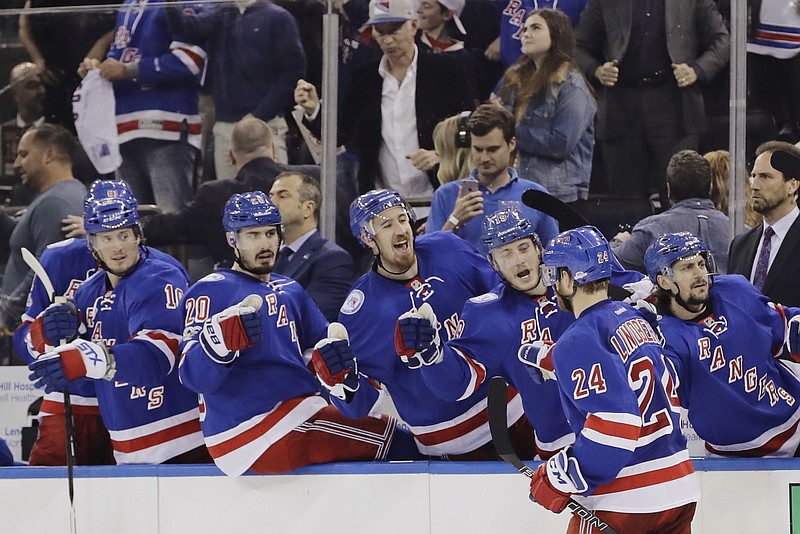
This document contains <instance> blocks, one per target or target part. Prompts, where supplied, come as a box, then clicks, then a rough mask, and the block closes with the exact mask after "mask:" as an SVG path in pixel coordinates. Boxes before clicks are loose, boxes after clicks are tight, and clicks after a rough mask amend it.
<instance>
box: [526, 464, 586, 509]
mask: <svg viewBox="0 0 800 534" xmlns="http://www.w3.org/2000/svg"><path fill="white" fill-rule="evenodd" d="M588 488H589V486H588V484H586V479H584V478H583V473H581V468H580V465H578V460H576V459H575V457H573V456H570V453H569V452H568V449H563V450H561V451H559V452H558V453H557V454H556V455H555V456H553V457H552V458H550V459H549V460H547V462H545V463H543V464H542V465H540V466H539V468H538V469H536V471H534V473H533V478H532V479H531V494H530V499H531V500H532V501H534V502H537V503H539V504H541V505H542V506H544V507H545V508H547V509H548V510H550V511H551V512H555V513H559V512H561V511H562V510H563V509H564V508H566V507H567V503H568V502H569V499H570V496H571V495H572V494H574V493H583V492H584V491H586V490H587V489H588Z"/></svg>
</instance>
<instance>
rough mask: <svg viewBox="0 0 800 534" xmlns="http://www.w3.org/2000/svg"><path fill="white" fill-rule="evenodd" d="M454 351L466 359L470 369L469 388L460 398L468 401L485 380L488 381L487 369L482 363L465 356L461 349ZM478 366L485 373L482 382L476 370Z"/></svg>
mask: <svg viewBox="0 0 800 534" xmlns="http://www.w3.org/2000/svg"><path fill="white" fill-rule="evenodd" d="M453 350H454V351H455V353H456V354H458V355H459V356H461V357H462V358H464V360H465V361H466V362H467V366H468V368H469V384H468V385H467V388H466V389H465V390H464V393H463V394H462V395H461V396H460V397H459V398H458V400H460V401H462V400H464V399H468V398H469V397H470V396H471V395H472V394H473V393H475V391H477V389H478V388H479V387H480V386H481V384H482V383H483V382H484V380H485V379H486V367H485V366H484V365H483V364H482V363H481V362H479V361H476V360H473V359H472V358H470V357H469V356H467V355H466V354H464V353H463V352H462V351H461V350H460V349H458V348H455V347H453ZM476 365H477V366H479V369H480V370H481V371H483V373H482V374H481V376H482V379H481V380H480V382H479V381H478V376H479V373H478V369H475V366H476Z"/></svg>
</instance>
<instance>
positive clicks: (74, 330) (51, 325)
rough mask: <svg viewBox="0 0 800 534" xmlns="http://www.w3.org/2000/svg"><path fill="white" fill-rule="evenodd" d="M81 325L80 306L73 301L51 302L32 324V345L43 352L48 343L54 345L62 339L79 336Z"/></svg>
mask: <svg viewBox="0 0 800 534" xmlns="http://www.w3.org/2000/svg"><path fill="white" fill-rule="evenodd" d="M79 325H80V318H79V317H78V308H77V306H75V303H74V302H73V301H71V300H68V301H66V302H61V303H54V304H51V305H50V306H48V307H47V308H45V309H44V310H43V311H42V313H40V314H39V315H38V316H37V317H36V319H35V320H34V321H33V323H32V324H31V329H30V335H31V345H32V346H33V349H34V350H35V351H36V352H40V353H41V352H44V351H45V349H46V348H47V345H50V346H51V347H54V346H56V345H58V344H59V342H60V341H61V340H66V341H72V340H73V339H75V338H76V337H78V326H79Z"/></svg>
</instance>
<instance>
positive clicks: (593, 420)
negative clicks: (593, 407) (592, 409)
mask: <svg viewBox="0 0 800 534" xmlns="http://www.w3.org/2000/svg"><path fill="white" fill-rule="evenodd" d="M583 428H589V429H591V430H594V431H595V432H598V433H600V434H604V435H606V436H611V437H615V438H622V439H629V440H631V441H636V440H637V439H639V435H640V434H641V432H642V427H641V426H637V425H629V424H627V423H620V422H617V421H608V420H606V419H601V418H600V417H597V416H596V415H594V414H590V415H589V417H587V418H586V423H585V424H584V425H583Z"/></svg>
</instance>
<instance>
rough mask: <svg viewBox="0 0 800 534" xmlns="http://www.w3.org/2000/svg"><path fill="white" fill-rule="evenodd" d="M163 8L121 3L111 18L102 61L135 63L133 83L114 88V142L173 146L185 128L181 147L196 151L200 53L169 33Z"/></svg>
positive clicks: (154, 1)
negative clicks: (140, 141) (113, 25)
mask: <svg viewBox="0 0 800 534" xmlns="http://www.w3.org/2000/svg"><path fill="white" fill-rule="evenodd" d="M163 3H164V1H163V0H149V1H147V2H143V1H141V0H126V2H125V4H124V5H123V6H121V7H120V11H119V14H118V15H117V24H116V29H115V30H114V39H113V41H112V43H111V48H110V49H109V51H108V57H109V58H112V59H116V60H118V61H120V62H121V63H133V62H138V63H139V78H138V79H136V80H123V81H117V82H114V95H115V97H116V113H117V132H118V133H119V142H120V144H122V143H125V142H127V141H130V140H131V139H136V138H139V137H146V138H150V139H162V140H166V141H178V140H180V139H181V134H182V129H184V128H185V129H186V130H187V133H188V138H187V141H188V142H189V143H190V144H191V145H193V146H195V147H196V148H198V149H199V148H200V135H201V121H200V115H199V113H198V102H199V96H198V91H199V89H200V85H201V83H202V81H203V77H204V74H205V68H206V52H205V51H204V50H203V49H202V48H201V47H199V46H197V45H195V44H191V43H187V42H184V41H182V40H181V38H180V37H179V36H177V35H174V34H173V33H172V30H171V29H170V27H169V23H168V21H167V15H166V13H165V12H164V8H163V7H161V6H160V4H163ZM184 122H185V124H184Z"/></svg>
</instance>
